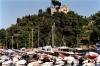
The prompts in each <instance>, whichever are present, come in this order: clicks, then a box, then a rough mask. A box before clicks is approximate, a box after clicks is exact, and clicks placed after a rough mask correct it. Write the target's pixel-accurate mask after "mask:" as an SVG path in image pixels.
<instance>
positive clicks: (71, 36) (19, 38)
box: [0, 9, 100, 48]
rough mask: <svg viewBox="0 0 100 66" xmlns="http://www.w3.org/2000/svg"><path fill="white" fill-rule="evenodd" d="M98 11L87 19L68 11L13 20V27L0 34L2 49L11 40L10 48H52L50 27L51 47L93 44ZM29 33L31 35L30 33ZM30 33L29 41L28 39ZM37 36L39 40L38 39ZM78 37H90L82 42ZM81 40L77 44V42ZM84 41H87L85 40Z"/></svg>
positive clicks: (99, 30) (99, 28)
mask: <svg viewBox="0 0 100 66" xmlns="http://www.w3.org/2000/svg"><path fill="white" fill-rule="evenodd" d="M99 16H100V11H99V12H98V13H96V14H94V15H91V16H90V17H89V18H86V17H83V16H81V15H78V14H77V13H74V11H69V12H68V13H67V14H65V13H63V12H55V13H54V14H53V15H50V14H48V13H47V12H43V11H42V9H40V10H39V11H38V15H36V14H34V15H30V14H29V15H26V16H23V17H22V18H17V21H16V24H15V25H12V26H11V27H9V28H7V29H6V30H5V29H1V30H0V42H1V44H2V46H7V47H8V48H12V36H13V45H14V48H21V47H27V48H28V47H32V41H33V47H38V42H39V46H45V45H52V26H53V25H54V23H55V29H54V45H56V46H62V45H66V46H70V47H73V46H77V44H78V43H83V44H85V45H86V44H89V42H90V43H91V44H95V42H96V40H97V39H98V38H100V17H99ZM32 30H33V32H32ZM32 33H33V38H32ZM38 35H39V36H38ZM82 37H90V40H89V41H87V42H86V39H81V38H82ZM80 39H81V41H79V40H80ZM87 40H88V39H87Z"/></svg>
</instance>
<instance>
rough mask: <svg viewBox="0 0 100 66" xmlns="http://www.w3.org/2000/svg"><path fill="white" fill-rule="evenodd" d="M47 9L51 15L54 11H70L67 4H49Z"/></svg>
mask: <svg viewBox="0 0 100 66" xmlns="http://www.w3.org/2000/svg"><path fill="white" fill-rule="evenodd" d="M48 9H49V10H50V11H49V12H50V14H51V15H53V14H54V12H63V13H65V14H67V13H68V12H69V11H70V9H69V8H68V6H67V5H63V6H59V7H52V6H51V7H49V8H48Z"/></svg>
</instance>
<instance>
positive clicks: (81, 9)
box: [0, 0, 100, 29]
mask: <svg viewBox="0 0 100 66" xmlns="http://www.w3.org/2000/svg"><path fill="white" fill-rule="evenodd" d="M58 1H60V2H61V4H62V5H67V6H68V7H69V8H70V9H71V10H73V11H74V12H75V13H78V14H79V15H83V16H87V17H89V16H90V15H92V14H95V13H97V12H98V11H100V0H58ZM50 6H51V0H0V29H3V28H4V29H7V28H9V27H10V26H11V25H12V24H16V20H17V18H22V17H23V16H26V15H29V14H30V15H34V14H38V10H39V9H42V10H43V11H46V8H48V7H50Z"/></svg>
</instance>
